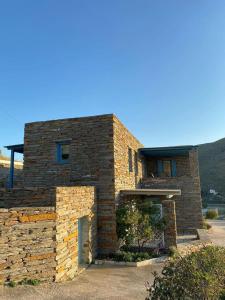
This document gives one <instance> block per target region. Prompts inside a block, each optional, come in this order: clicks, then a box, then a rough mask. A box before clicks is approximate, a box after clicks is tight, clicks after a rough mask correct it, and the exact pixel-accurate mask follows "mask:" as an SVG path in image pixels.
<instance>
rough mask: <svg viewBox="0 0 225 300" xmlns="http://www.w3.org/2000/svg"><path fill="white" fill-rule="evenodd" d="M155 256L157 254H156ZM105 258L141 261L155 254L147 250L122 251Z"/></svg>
mask: <svg viewBox="0 0 225 300" xmlns="http://www.w3.org/2000/svg"><path fill="white" fill-rule="evenodd" d="M154 257H155V256H154ZM104 258H105V259H112V260H115V261H124V262H139V261H143V260H147V259H150V258H153V255H151V254H149V253H147V252H127V251H120V252H117V253H113V254H111V255H108V257H104Z"/></svg>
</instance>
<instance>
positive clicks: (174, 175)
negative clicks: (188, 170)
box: [171, 160, 177, 177]
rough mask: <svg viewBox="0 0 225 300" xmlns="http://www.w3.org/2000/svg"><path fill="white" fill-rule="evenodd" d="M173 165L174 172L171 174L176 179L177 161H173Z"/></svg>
mask: <svg viewBox="0 0 225 300" xmlns="http://www.w3.org/2000/svg"><path fill="white" fill-rule="evenodd" d="M171 164H172V172H171V175H172V177H176V176H177V164H176V161H175V160H172V161H171Z"/></svg>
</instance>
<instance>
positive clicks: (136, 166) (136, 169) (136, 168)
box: [134, 151, 138, 175]
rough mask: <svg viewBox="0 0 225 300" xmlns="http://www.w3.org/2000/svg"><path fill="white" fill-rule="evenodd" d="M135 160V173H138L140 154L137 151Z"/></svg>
mask: <svg viewBox="0 0 225 300" xmlns="http://www.w3.org/2000/svg"><path fill="white" fill-rule="evenodd" d="M134 161H135V174H136V175H138V154H137V152H136V151H135V154H134Z"/></svg>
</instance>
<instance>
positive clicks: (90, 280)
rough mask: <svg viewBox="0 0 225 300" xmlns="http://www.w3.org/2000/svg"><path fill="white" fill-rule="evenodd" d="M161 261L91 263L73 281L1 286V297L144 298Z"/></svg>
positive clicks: (65, 299)
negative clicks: (137, 264)
mask: <svg viewBox="0 0 225 300" xmlns="http://www.w3.org/2000/svg"><path fill="white" fill-rule="evenodd" d="M161 268H162V264H155V265H152V266H146V267H139V268H135V267H117V266H110V267H107V266H101V265H97V266H96V265H91V266H90V267H89V268H88V269H87V270H85V271H84V272H83V273H82V274H80V275H79V276H78V277H76V278H75V279H74V280H73V281H69V282H65V283H52V284H41V285H39V286H35V287H33V286H17V287H14V288H10V287H3V286H1V287H0V299H1V300H14V299H16V300H42V299H44V300H50V299H51V300H53V299H54V300H72V299H81V300H89V299H110V300H114V299H121V300H128V299H129V300H139V299H140V300H144V299H145V297H146V295H147V294H146V288H145V282H146V281H150V282H152V281H153V276H152V272H153V271H158V272H160V270H161Z"/></svg>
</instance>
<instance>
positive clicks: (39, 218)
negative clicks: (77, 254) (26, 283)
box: [0, 207, 56, 282]
mask: <svg viewBox="0 0 225 300" xmlns="http://www.w3.org/2000/svg"><path fill="white" fill-rule="evenodd" d="M55 219H56V213H55V208H54V207H44V208H42V207H36V208H33V207H29V208H28V207H27V208H25V207H24V208H9V209H4V208H0V282H5V281H12V280H13V281H14V280H15V281H20V280H22V279H24V278H28V279H39V280H48V281H52V280H54V276H55V268H56V261H55V256H56V252H55V249H56V241H55V232H56V231H55Z"/></svg>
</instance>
